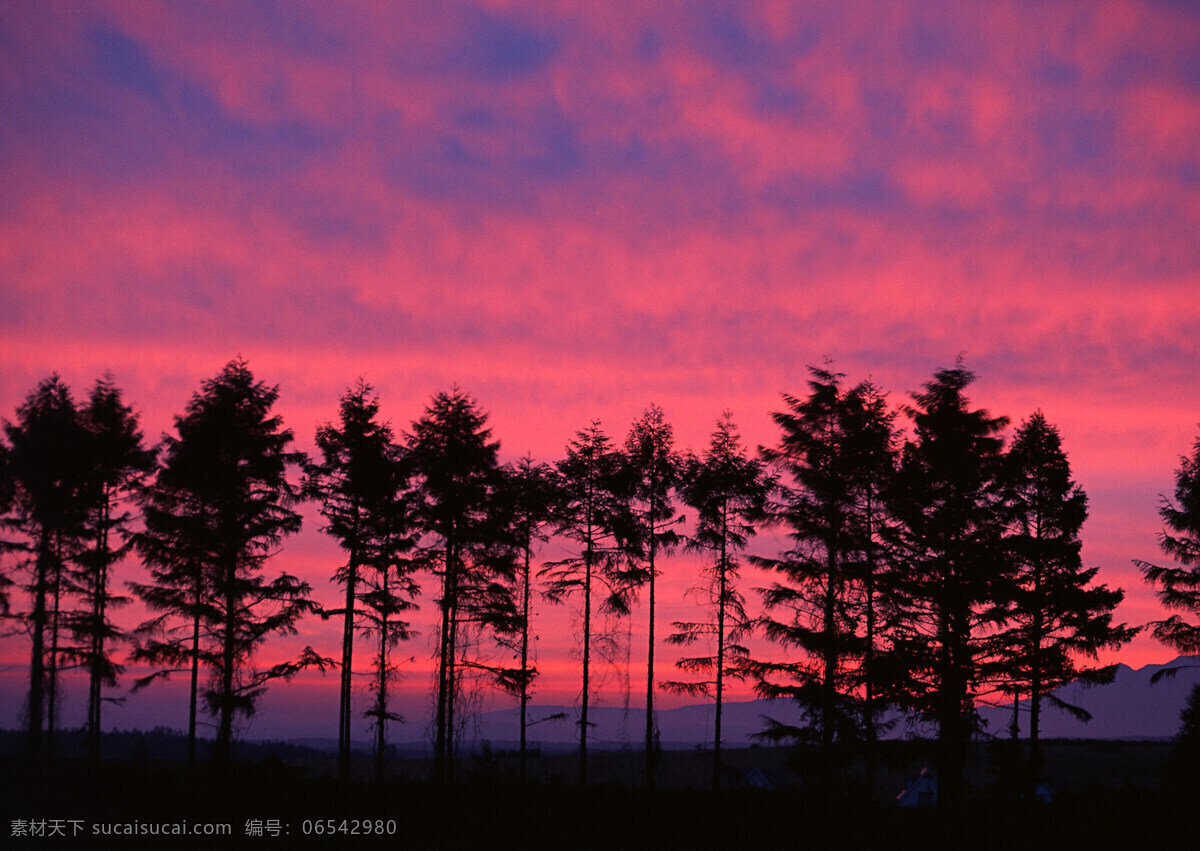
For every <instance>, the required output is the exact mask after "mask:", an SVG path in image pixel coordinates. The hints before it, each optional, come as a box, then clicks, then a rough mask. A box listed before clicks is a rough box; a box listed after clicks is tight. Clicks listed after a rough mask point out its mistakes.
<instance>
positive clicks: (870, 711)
mask: <svg viewBox="0 0 1200 851" xmlns="http://www.w3.org/2000/svg"><path fill="white" fill-rule="evenodd" d="M872 512H873V509H872V500H871V497H870V496H869V495H868V497H867V538H866V544H867V553H866V556H867V558H866V562H867V574H866V583H865V584H866V587H865V593H866V598H867V626H866V630H867V631H866V648H865V651H864V654H863V674H864V689H863V722H864V723H863V727H864V730H865V732H866V739H867V741H866V753H865V755H864V763H865V765H864V769H865V771H864V773H865V774H866V784H867V797H868V799H869V800H874V796H875V763H876V757H877V750H878V746H879V745H878V738H879V734H878V731H877V730H876V729H875V701H876V696H875V632H876V630H877V626H876V624H875V617H876V613H875V539H874V529H873V528H872V518H873V513H872Z"/></svg>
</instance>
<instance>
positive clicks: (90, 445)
mask: <svg viewBox="0 0 1200 851" xmlns="http://www.w3.org/2000/svg"><path fill="white" fill-rule="evenodd" d="M80 414H81V419H82V423H83V425H84V428H85V429H86V433H87V439H86V441H85V444H84V448H85V453H86V461H87V476H88V481H87V486H86V491H85V508H86V510H85V514H84V518H83V523H82V527H81V534H82V538H83V541H82V543H83V546H82V547H81V551H80V553H79V555H78V557H77V560H78V562H79V567H80V569H79V571H78V573H77V575H76V577H75V579H74V581H73V585H74V588H75V591H76V593H77V594H78V595H79V598H80V602H81V603H82V604H83V608H82V609H81V610H80V611H78V612H76V613H75V614H74V615H73V617H72V619H71V631H72V633H73V634H74V636H75V639H76V641H77V642H79V643H78V646H77V647H76V648H75V649H74V650H73V652H72V655H73V656H74V657H75V659H76V660H77V661H78V662H79V663H80V664H82V665H83V667H84V668H85V669H86V670H87V674H88V701H87V721H86V728H85V729H86V734H87V753H88V760H89V762H92V763H94V762H95V761H96V760H98V759H99V757H100V729H101V710H102V707H103V704H104V701H105V698H104V694H103V690H104V688H105V687H106V686H108V687H112V686H115V685H116V684H117V677H118V675H119V674H120V673H121V672H122V671H123V669H124V668H123V666H122V665H120V664H118V663H117V662H116V661H115V660H114V659H113V657H112V643H113V642H114V641H116V640H121V639H123V638H124V633H123V631H122V630H120V629H119V628H118V627H117V625H116V624H115V623H114V621H113V619H112V610H113V609H115V608H119V607H121V606H123V605H125V604H126V603H127V602H128V598H127V597H124V596H121V595H119V594H117V593H115V592H114V591H113V588H112V570H113V567H114V566H115V565H116V564H117V563H118V562H120V561H121V560H122V559H123V558H124V557H125V556H126V554H127V553H128V552H129V550H130V549H131V548H132V546H133V519H134V518H133V514H132V513H131V512H130V511H129V504H130V503H131V502H132V500H133V499H134V497H135V495H136V493H137V490H138V488H139V487H140V486H141V485H142V483H143V481H144V480H145V478H146V477H147V476H148V475H149V474H150V473H151V472H152V470H153V468H154V463H155V461H154V453H153V452H152V451H150V450H147V449H146V448H144V447H143V445H142V433H141V430H140V428H139V426H138V417H137V415H136V414H135V413H134V412H133V409H132V408H131V407H129V406H128V405H126V404H125V402H124V401H123V400H122V398H121V391H120V390H119V389H118V388H117V387H116V385H115V384H114V383H113V381H112V379H111V378H110V377H108V376H106V377H104V378H103V379H101V380H99V381H97V382H96V385H95V386H94V387H93V388H92V391H91V393H90V395H89V396H88V401H87V404H86V405H85V406H84V407H83V409H82V410H81V412H80Z"/></svg>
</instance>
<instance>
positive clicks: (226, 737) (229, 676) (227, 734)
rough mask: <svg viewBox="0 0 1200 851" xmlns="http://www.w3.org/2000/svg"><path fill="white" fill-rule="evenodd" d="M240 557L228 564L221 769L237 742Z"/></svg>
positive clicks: (219, 749) (215, 753) (217, 748)
mask: <svg viewBox="0 0 1200 851" xmlns="http://www.w3.org/2000/svg"><path fill="white" fill-rule="evenodd" d="M236 583H237V559H236V557H235V556H233V555H229V556H227V557H226V564H225V600H224V603H225V612H224V615H225V623H224V630H223V634H222V641H221V695H220V716H219V720H218V725H217V740H216V744H215V747H214V749H213V757H214V760H215V762H216V763H217V766H218V768H219V769H220V770H222V771H223V770H225V769H226V768H227V767H228V765H229V757H230V751H231V746H232V743H233V696H234V694H233V688H234V683H233V680H234V677H233V667H234V661H235V659H236V656H237V605H238V596H237V588H236Z"/></svg>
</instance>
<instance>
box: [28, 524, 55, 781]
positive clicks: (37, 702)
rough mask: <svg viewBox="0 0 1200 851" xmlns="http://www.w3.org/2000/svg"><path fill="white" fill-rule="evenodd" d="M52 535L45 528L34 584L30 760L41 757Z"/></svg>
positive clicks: (30, 691) (30, 679) (41, 538)
mask: <svg viewBox="0 0 1200 851" xmlns="http://www.w3.org/2000/svg"><path fill="white" fill-rule="evenodd" d="M50 560H51V552H50V533H49V532H48V531H47V530H46V529H44V528H43V530H42V533H41V536H40V538H39V540H38V554H37V563H36V565H35V567H34V571H35V576H34V581H33V630H32V631H33V635H32V638H33V649H32V652H31V654H30V657H29V758H30V760H32V762H33V763H34V765H37V764H38V763H39V762H40V761H41V758H42V721H43V720H44V716H45V707H44V705H43V702H44V698H45V687H46V648H45V640H46V592H47V587H46V586H47V584H48V583H49V574H50Z"/></svg>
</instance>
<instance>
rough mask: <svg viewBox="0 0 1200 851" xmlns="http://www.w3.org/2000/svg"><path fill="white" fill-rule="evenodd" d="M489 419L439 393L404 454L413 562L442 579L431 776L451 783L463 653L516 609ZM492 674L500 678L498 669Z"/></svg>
mask: <svg viewBox="0 0 1200 851" xmlns="http://www.w3.org/2000/svg"><path fill="white" fill-rule="evenodd" d="M486 424H487V415H486V414H484V413H483V412H482V411H481V410H480V409H479V406H478V404H477V403H476V402H475V400H474V399H472V398H471V397H470V396H468V395H467V394H465V393H463V392H462V391H461V390H459V389H458V388H454V389H452V390H451V391H450V392H449V393H438V394H437V395H436V396H434V398H433V401H432V402H431V403H430V405H429V406H428V407H427V408H426V409H425V414H424V415H423V416H422V417H421V419H419V420H417V421H416V422H414V423H413V429H412V433H411V434H410V435H408V436H407V440H406V448H407V453H408V459H409V463H410V464H411V465H412V466H411V469H412V472H413V474H414V476H415V477H416V485H417V487H416V491H415V495H414V506H413V509H414V520H415V523H416V525H417V528H418V529H419V530H420V532H421V533H422V534H423V535H424V542H423V543H422V544H421V546H420V547H419V548H418V549H417V552H416V555H415V557H414V558H415V564H417V565H420V566H422V567H424V568H425V569H428V570H430V571H431V572H433V573H434V575H435V576H437V577H438V578H439V579H440V580H441V586H442V587H441V598H440V600H439V601H438V604H439V606H440V610H441V625H440V629H439V634H438V653H437V656H438V670H437V683H436V687H435V691H436V709H435V717H434V776H435V779H436V780H438V781H446V780H451V779H453V760H454V755H455V748H454V739H455V725H456V722H457V720H458V712H459V709H460V706H459V696H460V692H461V689H462V677H463V674H464V671H469V670H470V669H471V667H473V664H474V663H472V662H469V661H468V660H467V659H466V653H467V651H468V649H470V645H471V644H472V642H473V641H474V640H475V633H477V632H479V631H486V630H488V629H495V628H499V629H501V630H503V631H510V630H512V629H513V628H514V627H515V626H516V623H515V620H516V617H515V606H514V605H513V603H512V600H511V597H509V596H506V590H505V589H506V586H505V585H504V584H503V583H501V582H497V581H496V579H497V578H498V574H500V575H501V578H502V577H503V576H504V575H507V576H511V572H510V571H511V562H510V561H509V562H507V563H506V561H505V559H504V558H503V557H501V556H500V555H498V553H499V551H500V550H501V549H502V546H501V545H502V544H503V541H504V531H503V529H502V522H501V520H500V518H498V517H496V516H495V514H494V512H493V511H492V510H491V509H492V507H493V505H494V502H495V499H496V490H497V487H498V484H499V480H500V472H499V467H498V464H497V460H496V456H497V453H498V451H499V447H500V444H499V443H498V442H495V441H492V440H491V430H490V429H488V428H487V427H486ZM491 673H495V674H498V675H503V673H504V672H503V671H502V670H495V671H492V672H491Z"/></svg>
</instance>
